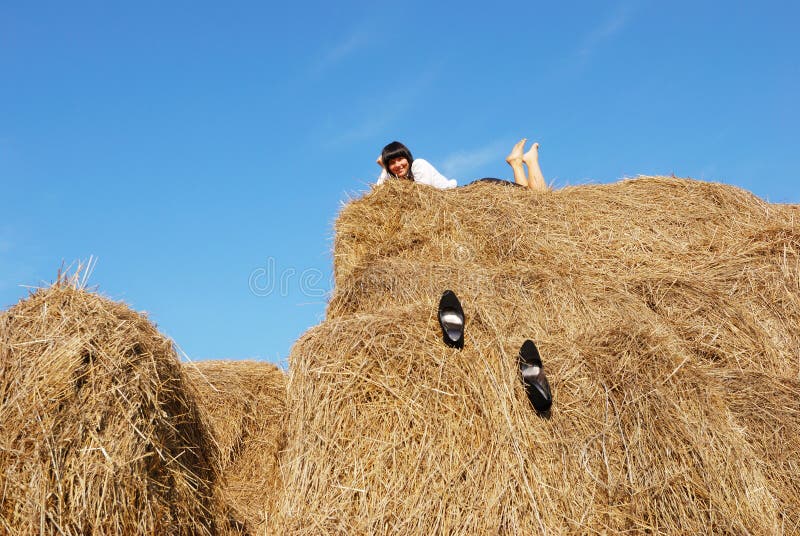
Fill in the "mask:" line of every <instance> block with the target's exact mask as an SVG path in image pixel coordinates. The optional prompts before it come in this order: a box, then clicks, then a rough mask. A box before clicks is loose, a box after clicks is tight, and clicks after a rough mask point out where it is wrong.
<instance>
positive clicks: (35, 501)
mask: <svg viewBox="0 0 800 536" xmlns="http://www.w3.org/2000/svg"><path fill="white" fill-rule="evenodd" d="M211 447H212V444H211V442H210V438H209V435H208V433H207V431H206V429H205V427H204V425H203V424H202V421H201V419H200V418H199V414H198V412H197V408H196V405H195V403H194V400H193V398H192V397H191V396H190V394H188V392H187V390H186V382H185V380H184V377H183V375H182V372H181V367H180V363H179V362H178V359H177V357H176V355H175V352H174V350H173V348H172V344H171V343H170V341H169V340H167V339H166V338H164V337H163V336H162V335H160V334H159V333H158V331H157V330H156V329H155V328H154V327H153V325H152V324H151V323H150V322H148V321H147V319H146V318H144V317H143V316H141V315H139V314H137V313H135V312H133V311H131V310H130V309H129V308H128V307H127V306H125V305H124V304H120V303H114V302H111V301H109V300H107V299H104V298H102V297H100V296H97V295H95V294H92V293H89V292H85V291H82V290H79V289H77V288H75V287H73V286H72V285H70V284H69V283H67V282H66V281H64V280H61V281H60V282H59V283H57V284H55V285H54V286H53V287H51V288H48V289H43V290H38V291H36V292H35V293H34V294H32V295H31V296H30V297H28V298H27V299H25V300H22V301H20V302H19V303H18V304H17V305H15V306H13V307H12V308H10V309H9V310H8V311H6V312H5V313H3V314H2V316H0V487H2V489H1V490H0V501H1V502H0V532H3V533H5V534H15V535H18V534H20V535H25V534H187V535H189V534H214V533H217V532H218V531H219V530H222V529H224V528H225V527H224V526H220V524H219V522H218V519H221V517H220V516H221V513H220V512H221V511H222V510H221V509H220V508H217V506H216V503H215V502H214V500H213V498H212V495H213V490H212V487H213V483H214V480H215V474H214V471H213V461H212V459H211V458H212V456H213V455H212V454H209V453H210V452H212V450H213V449H212V448H211Z"/></svg>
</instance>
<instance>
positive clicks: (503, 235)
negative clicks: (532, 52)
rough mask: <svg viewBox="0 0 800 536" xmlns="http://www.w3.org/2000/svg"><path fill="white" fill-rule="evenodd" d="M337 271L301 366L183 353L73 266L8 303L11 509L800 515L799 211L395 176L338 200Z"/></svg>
mask: <svg viewBox="0 0 800 536" xmlns="http://www.w3.org/2000/svg"><path fill="white" fill-rule="evenodd" d="M334 275H335V282H336V285H335V289H334V292H333V295H332V296H331V300H330V303H329V305H328V310H327V317H326V320H325V321H324V322H323V323H322V324H320V325H319V326H316V327H314V328H312V329H310V330H309V331H308V332H307V333H306V334H304V335H303V336H302V337H301V338H300V339H299V340H298V341H297V343H296V344H295V346H294V348H293V349H292V353H291V356H290V359H289V370H288V373H284V372H282V371H280V370H278V369H276V368H274V367H272V366H271V365H265V364H259V363H247V362H244V363H238V362H201V363H184V364H181V363H179V361H178V359H177V357H176V355H175V352H174V350H173V349H172V346H171V344H170V343H169V341H168V340H166V339H165V338H164V337H163V336H161V335H160V334H158V332H157V331H156V329H155V328H154V327H153V326H152V324H150V323H149V322H148V321H147V319H146V318H145V317H143V316H141V315H138V314H137V313H134V312H132V311H130V310H129V309H128V308H127V307H126V306H124V305H122V304H118V303H113V302H110V301H108V300H106V299H104V298H101V297H99V296H97V295H95V294H92V293H88V292H85V291H83V290H79V289H76V288H75V287H74V285H71V284H69V283H68V282H65V281H61V282H59V283H57V284H56V285H54V286H53V287H51V288H49V289H44V290H39V291H37V292H36V293H34V294H33V295H31V296H30V297H29V298H27V299H25V300H23V301H21V302H20V303H18V304H17V305H15V306H13V307H12V308H11V309H9V310H8V311H6V312H5V313H4V314H3V315H2V317H1V318H0V371H1V372H2V376H1V378H0V479H1V481H2V484H0V485H2V495H1V496H0V501H2V502H1V503H0V532H7V533H13V534H40V533H41V534H61V533H63V534H90V533H94V534H106V533H132V532H139V533H170V534H172V533H175V534H234V533H238V534H264V533H266V534H428V533H431V534H486V533H489V534H537V533H555V534H559V533H572V534H587V533H617V532H630V533H648V534H686V533H714V534H725V533H727V534H780V533H785V534H791V533H796V532H798V530H800V482H799V481H798V480H797V479H796V478H795V475H796V474H797V472H798V469H800V383H799V382H798V372H799V371H800V210H799V209H798V206H796V205H779V204H771V203H767V202H765V201H763V200H761V199H759V198H757V197H755V196H753V195H752V194H750V193H748V192H746V191H743V190H740V189H738V188H735V187H731V186H725V185H721V184H714V183H705V182H699V181H694V180H689V179H675V178H662V177H652V178H648V177H643V178H638V179H634V180H624V181H621V182H619V183H616V184H610V185H597V186H580V187H569V188H565V189H563V190H559V191H555V192H550V193H547V194H533V193H531V192H529V191H527V190H523V189H518V188H514V187H505V186H502V185H496V184H480V183H478V184H473V185H469V186H466V187H463V188H459V189H457V190H449V191H441V190H435V189H433V188H428V187H424V186H419V185H415V184H413V183H406V182H403V181H391V182H388V183H386V184H384V185H382V186H381V187H377V188H374V189H373V190H372V191H370V192H369V193H367V194H366V195H364V196H363V197H362V198H360V199H357V200H354V201H352V202H350V203H348V204H347V205H346V206H345V207H344V209H343V210H342V212H341V214H340V216H339V218H338V220H337V222H336V238H335V245H334ZM445 289H452V290H453V291H455V293H456V294H457V295H458V297H459V298H460V300H461V304H462V305H463V308H464V312H465V315H466V319H467V323H466V331H465V333H466V336H465V345H464V348H463V350H458V349H454V348H449V347H447V346H445V345H444V344H443V343H442V341H441V332H440V330H439V325H438V321H437V315H436V306H437V303H438V300H439V297H440V296H441V293H442V292H443V291H444V290H445ZM528 338H530V339H532V340H534V341H535V342H536V344H537V346H538V347H539V349H540V351H541V353H542V358H543V361H544V367H545V370H546V372H547V375H548V379H549V382H550V386H551V388H552V391H553V400H554V402H553V407H552V410H551V412H550V414H549V415H545V416H543V415H539V414H537V413H536V412H535V411H533V409H532V408H531V406H530V403H529V402H528V399H527V397H526V396H525V392H524V389H523V387H522V384H521V382H520V378H519V368H518V366H517V353H518V351H519V348H520V345H521V344H522V343H523V341H524V340H525V339H528Z"/></svg>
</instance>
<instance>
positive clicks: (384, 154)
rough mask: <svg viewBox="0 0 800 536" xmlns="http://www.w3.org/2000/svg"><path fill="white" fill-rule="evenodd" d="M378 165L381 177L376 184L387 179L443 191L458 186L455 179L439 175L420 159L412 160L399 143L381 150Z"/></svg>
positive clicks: (403, 146) (393, 143) (409, 152)
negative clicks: (410, 181) (418, 183)
mask: <svg viewBox="0 0 800 536" xmlns="http://www.w3.org/2000/svg"><path fill="white" fill-rule="evenodd" d="M384 162H385V163H386V165H384ZM378 165H379V166H381V167H382V168H383V170H382V171H381V176H380V177H378V184H383V181H385V180H386V179H388V178H394V179H406V180H412V181H415V182H421V183H422V184H428V185H430V186H435V187H436V188H443V189H444V188H455V187H456V186H458V183H457V182H456V180H455V179H448V178H447V177H445V176H444V175H442V174H441V173H439V172H438V171H437V170H436V168H435V167H433V166H432V165H431V164H430V163H429V162H428V161H427V160H423V159H422V158H417V159H416V160H414V157H413V156H411V151H409V150H408V147H406V146H405V145H403V144H402V143H400V142H399V141H393V142H392V143H390V144H389V145H387V146H386V147H384V148H383V151H381V155H380V156H379V157H378Z"/></svg>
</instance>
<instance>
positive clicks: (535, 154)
mask: <svg viewBox="0 0 800 536" xmlns="http://www.w3.org/2000/svg"><path fill="white" fill-rule="evenodd" d="M522 161H523V162H525V163H526V164H528V167H530V166H531V164H534V163H536V162H538V161H539V144H538V143H534V144H533V145H531V148H530V150H528V152H527V153H525V154H524V155H523V156H522Z"/></svg>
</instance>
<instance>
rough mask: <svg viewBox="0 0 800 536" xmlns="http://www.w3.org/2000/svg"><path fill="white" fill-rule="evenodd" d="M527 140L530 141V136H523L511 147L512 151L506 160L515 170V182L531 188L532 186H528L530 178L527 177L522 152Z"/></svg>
mask: <svg viewBox="0 0 800 536" xmlns="http://www.w3.org/2000/svg"><path fill="white" fill-rule="evenodd" d="M526 141H528V138H522V139H521V140H519V141H518V142H517V143H516V145H514V148H513V149H511V153H509V155H508V156H507V157H506V162H508V165H509V166H511V169H513V170H514V182H516V183H517V184H520V185H522V186H526V187H528V188H530V186H528V179H527V178H526V177H525V168H524V167H523V166H522V162H523V158H524V155H523V154H522V152H523V151H524V150H525V142H526Z"/></svg>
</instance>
